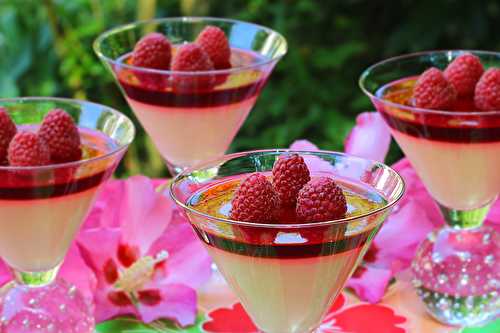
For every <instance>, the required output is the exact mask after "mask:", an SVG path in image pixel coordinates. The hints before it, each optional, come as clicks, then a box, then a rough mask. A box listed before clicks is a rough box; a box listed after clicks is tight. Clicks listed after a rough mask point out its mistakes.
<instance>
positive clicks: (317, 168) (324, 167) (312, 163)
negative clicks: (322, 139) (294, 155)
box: [290, 140, 333, 173]
mask: <svg viewBox="0 0 500 333" xmlns="http://www.w3.org/2000/svg"><path fill="white" fill-rule="evenodd" d="M290 149H292V150H303V151H318V150H319V149H318V147H317V146H316V145H315V144H314V143H312V142H309V141H307V140H297V141H295V142H294V143H292V145H291V146H290ZM303 157H304V162H306V164H307V167H308V168H309V171H311V172H312V173H321V172H332V170H333V166H332V165H331V164H330V163H329V162H327V161H324V160H322V159H321V158H319V157H317V156H308V155H305V156H303Z"/></svg>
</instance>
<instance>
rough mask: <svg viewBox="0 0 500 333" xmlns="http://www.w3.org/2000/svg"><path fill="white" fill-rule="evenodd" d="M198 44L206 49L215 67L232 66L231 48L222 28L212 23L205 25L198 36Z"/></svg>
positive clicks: (224, 67)
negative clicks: (211, 24)
mask: <svg viewBox="0 0 500 333" xmlns="http://www.w3.org/2000/svg"><path fill="white" fill-rule="evenodd" d="M196 44H198V45H200V46H201V48H203V50H205V52H206V53H207V54H208V56H209V57H210V60H212V63H213V65H214V68H215V69H227V68H231V62H230V58H231V48H230V47H229V42H228V40H227V37H226V34H225V33H224V31H222V29H220V28H218V27H214V26H210V25H209V26H207V27H205V29H203V31H202V32H200V34H199V35H198V37H197V38H196Z"/></svg>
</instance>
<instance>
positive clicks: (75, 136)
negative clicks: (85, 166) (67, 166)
mask: <svg viewBox="0 0 500 333" xmlns="http://www.w3.org/2000/svg"><path fill="white" fill-rule="evenodd" d="M38 134H39V135H40V137H41V138H42V139H43V140H44V141H45V142H46V143H47V145H48V147H49V151H50V158H51V160H52V161H53V162H55V163H65V162H72V161H78V160H79V159H80V158H81V157H82V150H81V148H80V134H79V133H78V128H77V127H76V126H75V123H74V121H73V118H71V116H70V115H69V114H67V113H66V112H65V111H64V110H62V109H54V110H52V111H50V112H49V113H47V115H45V118H44V119H43V123H42V126H40V130H39V132H38Z"/></svg>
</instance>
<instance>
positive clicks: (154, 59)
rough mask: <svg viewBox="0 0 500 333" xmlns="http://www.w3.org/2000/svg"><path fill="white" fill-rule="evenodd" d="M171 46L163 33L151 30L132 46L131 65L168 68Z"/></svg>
mask: <svg viewBox="0 0 500 333" xmlns="http://www.w3.org/2000/svg"><path fill="white" fill-rule="evenodd" d="M171 52H172V46H171V45H170V42H169V40H168V39H167V37H165V36H164V35H162V34H160V33H158V32H152V33H150V34H147V35H146V36H144V37H142V38H141V39H140V40H139V41H138V42H137V44H135V47H134V53H133V55H132V65H134V66H137V67H146V68H154V69H169V68H170V58H171V57H172V53H171Z"/></svg>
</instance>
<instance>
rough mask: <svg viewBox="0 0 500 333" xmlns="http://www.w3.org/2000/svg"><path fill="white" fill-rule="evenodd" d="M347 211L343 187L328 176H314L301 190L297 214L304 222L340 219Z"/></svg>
mask: <svg viewBox="0 0 500 333" xmlns="http://www.w3.org/2000/svg"><path fill="white" fill-rule="evenodd" d="M346 212H347V204H346V200H345V196H344V193H343V192H342V189H341V188H340V187H338V186H337V184H335V182H334V181H333V180H332V179H330V178H328V177H319V178H314V179H312V180H311V181H309V182H308V183H307V184H306V185H304V187H302V189H301V190H300V191H299V197H298V199H297V216H298V217H299V219H301V220H302V221H304V222H323V221H329V220H335V219H340V218H343V217H345V213H346Z"/></svg>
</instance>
